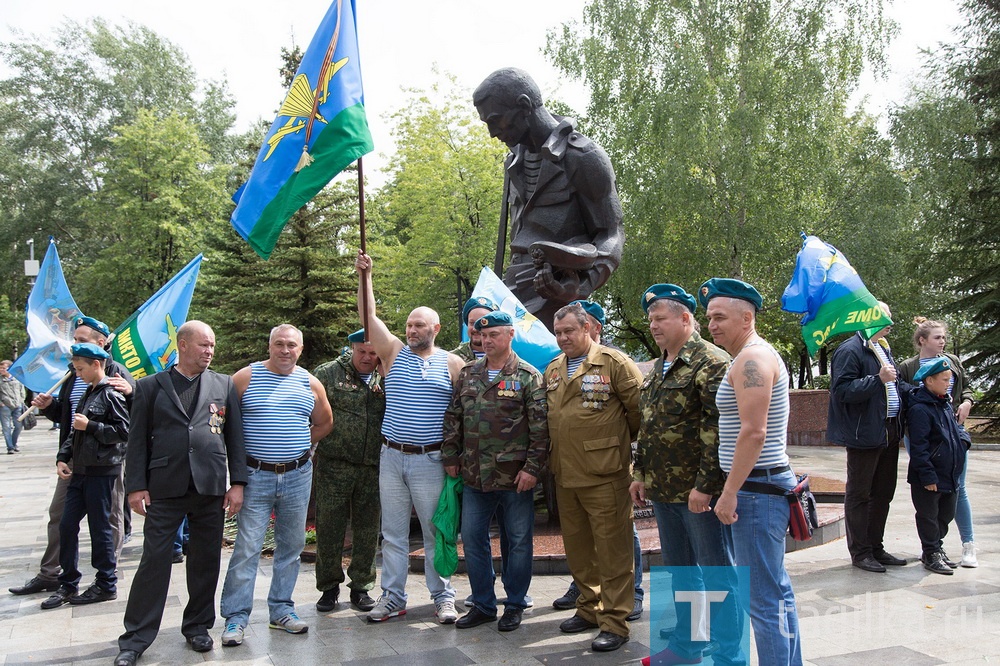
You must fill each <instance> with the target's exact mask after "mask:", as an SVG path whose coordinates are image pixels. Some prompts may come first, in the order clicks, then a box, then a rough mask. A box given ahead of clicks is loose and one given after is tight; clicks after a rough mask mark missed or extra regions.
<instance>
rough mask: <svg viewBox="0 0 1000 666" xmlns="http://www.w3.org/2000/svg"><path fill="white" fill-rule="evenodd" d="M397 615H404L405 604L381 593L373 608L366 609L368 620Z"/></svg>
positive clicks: (379, 619) (376, 620)
mask: <svg viewBox="0 0 1000 666" xmlns="http://www.w3.org/2000/svg"><path fill="white" fill-rule="evenodd" d="M454 611H455V608H454V606H452V612H454ZM399 615H406V604H405V603H403V604H400V603H399V602H397V601H394V600H393V599H392V597H390V596H389V595H387V594H383V595H382V596H381V597H379V598H378V601H376V602H375V608H373V609H371V610H370V611H368V621H369V622H385V621H386V620H388V619H389V618H390V617H397V616H399Z"/></svg>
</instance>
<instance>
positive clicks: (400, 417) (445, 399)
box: [382, 345, 452, 446]
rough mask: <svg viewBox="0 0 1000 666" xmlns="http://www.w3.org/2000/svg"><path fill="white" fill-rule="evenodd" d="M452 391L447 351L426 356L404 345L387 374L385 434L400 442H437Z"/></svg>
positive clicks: (383, 425)
mask: <svg viewBox="0 0 1000 666" xmlns="http://www.w3.org/2000/svg"><path fill="white" fill-rule="evenodd" d="M451 392H452V383H451V374H450V373H449V372H448V352H446V351H444V350H443V349H439V350H437V351H436V352H434V354H433V355H432V356H431V357H430V358H428V359H423V358H420V357H419V356H418V355H416V354H414V353H413V352H412V351H411V350H410V347H409V345H407V346H405V347H403V348H402V349H401V350H400V352H399V355H398V356H396V360H395V361H393V364H392V367H391V368H389V374H388V375H387V376H386V378H385V418H384V419H383V420H382V434H383V435H384V436H385V438H386V439H388V440H390V441H392V442H396V443H397V444H416V445H417V446H426V445H428V444H437V443H438V442H440V441H441V440H442V438H443V435H442V430H443V428H444V410H445V409H447V408H448V403H450V402H451Z"/></svg>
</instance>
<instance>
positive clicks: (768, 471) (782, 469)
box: [747, 465, 792, 478]
mask: <svg viewBox="0 0 1000 666" xmlns="http://www.w3.org/2000/svg"><path fill="white" fill-rule="evenodd" d="M791 469H792V468H791V467H789V466H788V465H782V466H781V467H772V468H771V469H752V470H750V473H749V474H747V478H750V477H754V476H767V475H768V474H781V473H782V472H788V471H790V470H791Z"/></svg>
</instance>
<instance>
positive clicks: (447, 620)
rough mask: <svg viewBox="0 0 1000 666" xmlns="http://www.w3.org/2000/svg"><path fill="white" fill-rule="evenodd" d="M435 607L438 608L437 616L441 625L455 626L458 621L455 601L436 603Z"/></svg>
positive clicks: (446, 600) (448, 600)
mask: <svg viewBox="0 0 1000 666" xmlns="http://www.w3.org/2000/svg"><path fill="white" fill-rule="evenodd" d="M434 605H435V606H436V607H437V613H436V615H437V618H438V622H439V623H440V624H455V622H456V621H457V620H458V613H457V612H456V611H455V600H454V599H442V600H441V601H435V602H434Z"/></svg>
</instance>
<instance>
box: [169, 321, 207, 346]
mask: <svg viewBox="0 0 1000 666" xmlns="http://www.w3.org/2000/svg"><path fill="white" fill-rule="evenodd" d="M196 333H208V334H210V335H211V336H212V337H213V338H214V337H215V331H213V330H212V327H211V326H209V325H208V324H206V323H205V322H203V321H198V320H197V319H192V320H191V321H186V322H184V323H183V324H181V326H180V328H178V329H177V340H178V341H180V340H182V339H184V340H190V339H191V337H192V336H193V335H195V334H196Z"/></svg>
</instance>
